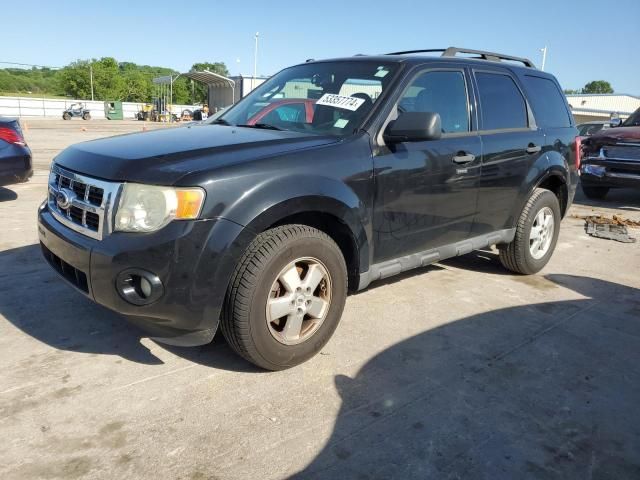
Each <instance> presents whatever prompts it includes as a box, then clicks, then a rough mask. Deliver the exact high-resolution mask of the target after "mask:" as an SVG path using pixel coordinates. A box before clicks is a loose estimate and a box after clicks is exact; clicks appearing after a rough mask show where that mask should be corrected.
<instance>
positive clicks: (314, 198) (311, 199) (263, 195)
mask: <svg viewBox="0 0 640 480" xmlns="http://www.w3.org/2000/svg"><path fill="white" fill-rule="evenodd" d="M304 212H321V213H323V214H329V215H331V216H333V217H335V218H336V219H337V220H339V221H340V222H342V223H343V224H344V225H346V226H347V228H348V229H349V231H350V232H351V236H352V238H353V240H354V242H355V245H356V247H357V250H358V257H359V265H360V268H361V270H363V269H364V270H366V269H367V268H368V265H369V236H368V234H367V230H366V228H365V226H366V225H367V218H368V215H367V206H366V202H365V200H364V199H361V198H360V197H359V196H358V195H357V194H356V192H354V191H353V190H352V189H351V188H350V187H349V186H348V185H347V184H345V183H344V182H341V181H339V180H337V179H333V178H329V177H322V176H309V175H289V176H281V177H277V178H271V179H269V180H267V181H265V182H264V183H261V184H258V185H256V186H254V187H252V188H250V189H249V190H247V191H246V192H245V194H244V195H242V196H240V197H239V198H238V199H237V200H236V201H235V202H234V203H233V204H232V205H229V206H228V208H227V210H226V211H225V213H224V217H225V218H228V219H229V220H232V221H233V222H236V223H238V224H240V225H243V226H245V227H246V228H247V229H248V230H250V231H251V232H253V234H254V235H255V234H258V233H260V232H262V231H264V230H266V229H268V228H269V227H270V226H272V225H274V224H275V223H278V222H279V221H280V220H282V219H283V218H285V217H288V216H291V215H295V214H299V213H304Z"/></svg>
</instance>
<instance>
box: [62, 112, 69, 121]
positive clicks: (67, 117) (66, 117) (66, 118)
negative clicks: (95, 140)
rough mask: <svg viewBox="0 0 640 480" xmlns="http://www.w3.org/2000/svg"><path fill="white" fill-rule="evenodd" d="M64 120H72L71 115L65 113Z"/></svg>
mask: <svg viewBox="0 0 640 480" xmlns="http://www.w3.org/2000/svg"><path fill="white" fill-rule="evenodd" d="M62 119H63V120H71V114H70V113H68V112H64V113H63V114H62Z"/></svg>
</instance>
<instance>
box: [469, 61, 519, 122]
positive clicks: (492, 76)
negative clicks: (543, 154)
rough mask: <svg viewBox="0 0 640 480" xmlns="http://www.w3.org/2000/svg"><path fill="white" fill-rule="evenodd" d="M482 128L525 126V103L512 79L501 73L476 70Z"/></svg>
mask: <svg viewBox="0 0 640 480" xmlns="http://www.w3.org/2000/svg"><path fill="white" fill-rule="evenodd" d="M476 80H477V82H478V94H479V97H480V113H481V118H482V129H483V130H502V129H512V128H527V127H528V126H529V123H528V118H527V105H526V103H525V101H524V98H523V96H522V94H521V93H520V90H519V89H518V87H517V86H516V84H515V82H514V81H513V79H512V78H511V77H510V76H508V75H506V74H502V73H488V72H476Z"/></svg>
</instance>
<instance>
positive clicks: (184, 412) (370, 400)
mask: <svg viewBox="0 0 640 480" xmlns="http://www.w3.org/2000/svg"><path fill="white" fill-rule="evenodd" d="M105 123H106V122H105ZM131 123H132V122H131ZM47 125H48V124H47V123H43V124H42V128H40V129H38V128H30V129H29V132H28V134H27V135H28V136H27V139H28V141H29V142H30V144H31V145H32V146H33V147H34V155H36V162H37V165H39V168H38V171H37V172H36V175H35V176H34V178H33V179H32V181H30V182H29V183H27V184H23V185H17V186H13V187H10V188H8V189H0V229H1V230H0V434H1V435H0V438H2V446H1V448H0V478H2V479H3V480H9V479H25V480H26V479H29V480H32V479H39V478H43V479H53V478H66V479H77V478H83V479H84V478H87V479H114V478H118V479H120V478H130V479H140V478H154V479H185V480H186V479H191V480H196V479H282V478H289V477H293V478H299V479H308V478H326V479H392V478H393V479H396V478H398V479H413V478H416V479H417V478H420V479H423V478H438V479H443V478H451V479H467V478H472V479H516V478H517V479H522V478H536V479H551V478H553V479H556V478H557V479H590V478H594V479H616V480H617V479H631V478H640V409H639V408H638V405H639V404H640V275H639V274H638V272H639V271H640V239H639V243H635V244H622V243H617V242H613V241H607V240H601V239H596V238H591V237H589V236H587V235H586V234H585V232H584V228H583V221H581V220H579V219H576V218H573V217H572V216H571V215H569V216H567V218H566V219H565V221H564V222H563V224H562V231H561V235H560V240H559V243H558V246H557V249H556V252H555V255H554V256H553V258H552V260H551V262H550V264H549V265H548V266H547V267H546V268H545V269H544V270H543V271H542V272H540V274H538V275H534V276H528V277H525V276H517V275H512V274H510V273H507V272H505V271H504V270H503V269H502V268H501V267H500V265H499V262H498V260H497V256H496V253H495V251H483V252H476V253H473V254H470V255H466V256H464V257H459V258H456V259H452V260H449V261H446V262H443V263H441V264H437V265H433V266H431V267H428V268H423V269H420V270H417V271H414V272H410V273H408V274H405V275H402V276H400V277H398V278H394V279H392V280H389V281H386V282H380V283H377V284H374V285H372V286H371V288H369V289H367V290H366V291H364V292H361V293H359V294H356V295H352V296H350V297H349V299H348V301H347V305H346V310H345V313H344V316H343V319H342V322H341V324H340V325H339V327H338V329H337V331H336V333H335V335H334V337H333V339H332V340H331V341H330V342H329V343H328V345H327V346H326V347H325V348H324V349H323V351H322V353H321V354H320V355H318V356H316V357H315V358H313V359H312V360H310V361H309V362H307V363H305V364H303V365H301V366H299V367H297V368H294V369H291V370H288V371H283V372H277V373H268V372H262V371H258V370H256V369H255V368H253V367H252V366H251V365H250V364H248V363H246V362H244V361H243V360H242V359H240V358H238V357H236V356H235V355H234V354H233V353H232V352H231V350H230V349H229V348H228V347H227V346H226V344H225V343H224V340H223V339H222V338H220V336H218V337H216V339H215V341H214V343H213V344H212V345H209V346H206V347H200V348H191V349H187V348H176V347H167V346H163V345H160V344H157V343H154V342H153V341H150V340H149V339H147V338H144V336H143V334H142V333H141V332H140V331H139V330H137V329H135V328H134V327H132V326H130V325H128V324H127V323H126V322H125V321H124V320H123V319H122V318H121V317H120V316H119V315H117V314H115V313H113V312H110V311H108V310H106V309H104V308H102V307H100V306H97V305H94V304H93V303H91V302H89V301H88V300H86V299H85V298H84V297H83V296H82V295H80V294H78V293H76V292H75V291H74V290H73V289H72V288H71V287H69V286H67V285H66V284H65V283H64V282H63V281H62V280H61V279H59V278H58V277H57V275H56V274H55V273H54V272H53V271H52V270H51V269H50V268H49V267H48V266H47V265H46V264H45V262H44V261H43V260H42V259H41V256H40V252H39V246H38V244H37V232H36V223H35V212H36V208H37V206H38V204H39V203H40V202H41V200H42V199H43V198H44V195H45V192H46V178H47V176H46V170H45V169H46V168H47V161H48V160H46V157H45V156H46V155H47V152H49V150H50V148H49V147H48V145H49V143H48V142H49V140H47V139H46V138H45V137H46V136H47V135H49V136H53V137H56V138H58V139H60V141H58V142H57V143H56V141H55V139H54V140H52V143H51V145H54V147H51V149H52V150H55V149H60V148H63V147H64V146H65V145H63V143H71V142H74V141H80V140H82V139H83V138H85V137H86V135H85V134H87V133H88V132H85V131H81V130H73V131H71V130H70V131H67V130H66V129H70V128H72V127H71V125H70V124H67V125H64V124H63V125H61V126H60V125H57V126H52V127H51V128H49V127H48V126H47ZM76 125H78V126H84V125H83V124H80V123H79V122H75V123H74V124H72V126H73V128H75V127H76ZM78 128H79V127H78ZM100 128H102V129H103V133H104V132H107V133H110V132H111V130H110V129H111V128H118V129H120V128H122V129H125V130H126V128H125V127H124V124H117V123H115V122H114V123H113V124H110V125H107V126H102V125H101V127H100ZM139 129H140V126H139V124H133V125H131V126H130V130H132V131H138V130H139ZM96 134H97V133H96ZM63 137H64V141H62V138H63ZM47 138H48V137H47ZM40 149H42V151H40ZM48 155H49V157H48V158H49V161H50V159H51V157H52V155H53V153H52V152H49V153H48ZM39 156H41V159H40V160H38V157H39ZM593 212H601V213H608V214H610V213H619V214H622V215H625V216H627V217H629V218H635V219H639V218H640V193H638V192H629V191H619V192H612V194H611V195H610V196H609V197H608V199H607V200H606V201H604V202H599V203H598V204H597V205H595V206H594V205H592V204H590V203H589V202H587V201H586V200H584V199H583V198H582V197H579V198H578V199H577V201H576V203H575V205H574V206H573V207H572V210H571V212H570V214H574V215H585V214H590V213H593ZM631 232H632V234H634V235H635V236H636V237H638V238H640V229H631Z"/></svg>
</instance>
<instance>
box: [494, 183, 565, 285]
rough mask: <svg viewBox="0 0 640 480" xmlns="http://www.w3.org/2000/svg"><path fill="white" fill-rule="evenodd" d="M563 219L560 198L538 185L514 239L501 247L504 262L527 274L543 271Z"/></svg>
mask: <svg viewBox="0 0 640 480" xmlns="http://www.w3.org/2000/svg"><path fill="white" fill-rule="evenodd" d="M560 220H561V214H560V204H559V203H558V198H557V197H556V196H555V194H554V193H553V192H551V191H549V190H545V189H543V188H536V189H535V190H534V192H533V194H532V195H531V197H530V198H529V200H528V201H527V203H526V205H525V206H524V208H523V209H522V213H521V214H520V218H519V219H518V224H517V226H516V235H515V237H514V239H513V241H512V242H511V243H509V244H507V245H502V246H500V248H499V252H500V262H501V263H502V265H503V266H504V267H505V268H507V269H508V270H511V271H512V272H516V273H522V274H525V275H531V274H533V273H537V272H539V271H540V270H542V268H544V266H545V265H546V264H547V263H548V262H549V259H550V258H551V255H552V254H553V251H554V250H555V248H556V243H557V241H558V235H559V233H560Z"/></svg>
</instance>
